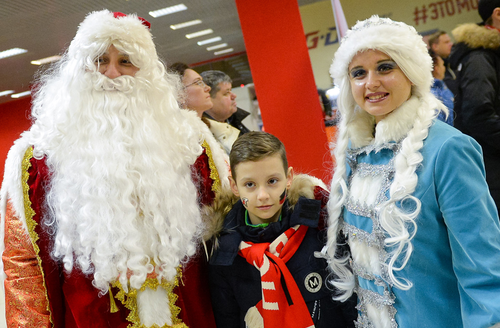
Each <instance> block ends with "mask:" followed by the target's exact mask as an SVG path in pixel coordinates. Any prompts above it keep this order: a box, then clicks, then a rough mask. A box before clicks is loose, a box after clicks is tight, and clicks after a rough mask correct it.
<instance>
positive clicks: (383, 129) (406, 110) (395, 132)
mask: <svg viewBox="0 0 500 328" xmlns="http://www.w3.org/2000/svg"><path fill="white" fill-rule="evenodd" d="M420 106H422V104H421V102H420V101H419V98H417V97H415V96H413V97H411V98H410V99H409V100H407V101H405V102H404V103H403V104H402V105H401V106H400V107H398V108H396V109H395V110H394V111H393V112H392V113H390V114H389V115H387V117H385V118H384V119H383V120H381V121H380V122H379V123H378V124H377V125H375V119H374V117H373V116H372V115H370V114H368V113H367V112H365V111H364V110H362V109H361V108H359V107H358V106H356V111H355V113H354V117H353V120H352V121H351V122H349V123H347V134H348V137H349V139H350V140H351V143H352V145H351V146H352V148H359V147H364V146H368V145H369V144H373V145H375V146H378V145H382V144H384V143H386V142H389V141H398V140H401V139H403V138H404V137H405V136H406V135H407V134H408V132H409V131H410V129H411V128H412V126H413V122H415V119H416V118H417V116H418V115H419V110H418V109H419V107H420ZM430 114H432V113H430ZM375 130H376V132H375ZM374 132H375V136H374Z"/></svg>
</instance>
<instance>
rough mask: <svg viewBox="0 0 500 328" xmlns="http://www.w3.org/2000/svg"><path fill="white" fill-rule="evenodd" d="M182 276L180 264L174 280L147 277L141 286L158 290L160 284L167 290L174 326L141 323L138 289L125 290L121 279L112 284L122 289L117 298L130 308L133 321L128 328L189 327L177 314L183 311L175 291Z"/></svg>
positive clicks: (144, 288) (130, 316) (143, 289)
mask: <svg viewBox="0 0 500 328" xmlns="http://www.w3.org/2000/svg"><path fill="white" fill-rule="evenodd" d="M181 278H182V267H181V266H179V267H178V268H177V276H176V277H175V278H174V280H173V281H172V282H168V281H165V280H162V282H161V283H160V282H158V279H156V278H147V279H146V281H145V282H144V283H143V284H142V286H141V289H140V291H145V290H146V288H150V289H152V290H157V289H158V287H159V286H161V287H162V288H163V289H165V290H166V291H167V295H168V300H169V303H170V313H171V315H172V326H169V325H167V324H165V325H163V326H161V327H160V326H158V325H156V324H154V325H152V326H150V327H146V326H145V325H143V324H141V319H140V318H139V313H138V311H137V289H134V288H131V287H130V286H129V288H128V292H125V290H124V289H123V286H122V285H121V283H120V282H119V281H116V282H114V283H113V284H112V286H113V287H116V288H118V289H119V290H120V291H119V292H118V293H117V294H116V296H115V298H116V299H118V300H119V301H120V302H122V304H123V305H124V306H125V307H126V308H127V309H129V310H130V314H129V315H128V316H127V321H129V322H131V323H132V324H130V325H128V326H127V328H188V326H186V324H184V323H183V322H182V320H181V319H179V318H177V316H178V315H179V313H180V312H181V309H180V308H179V307H178V306H177V305H175V302H176V301H177V298H178V296H177V295H176V294H175V293H174V292H173V290H174V288H175V287H177V286H179V279H181Z"/></svg>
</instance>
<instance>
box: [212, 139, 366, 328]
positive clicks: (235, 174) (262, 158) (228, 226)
mask: <svg viewBox="0 0 500 328" xmlns="http://www.w3.org/2000/svg"><path fill="white" fill-rule="evenodd" d="M229 158H230V165H231V172H232V177H230V184H231V190H232V192H233V193H234V195H235V196H237V197H239V198H240V200H238V201H237V202H236V203H235V204H234V205H233V206H232V208H231V210H230V211H229V213H228V214H227V216H226V217H225V219H224V224H223V228H222V231H221V233H220V236H219V239H218V246H217V247H216V249H215V251H214V254H213V256H212V258H211V260H210V264H211V265H210V288H211V294H212V303H213V307H214V314H215V318H216V323H217V326H218V327H224V328H226V327H242V328H244V327H250V328H253V327H266V328H267V327H286V328H291V327H301V328H304V327H313V326H314V327H316V328H321V327H343V328H344V327H354V324H353V321H354V319H355V318H356V316H357V314H356V310H355V309H354V306H353V303H352V302H350V303H349V302H346V303H345V304H341V303H338V302H334V301H332V296H331V294H332V291H331V289H329V288H328V287H327V286H326V281H327V276H328V272H327V263H326V261H325V260H324V259H319V258H316V257H315V256H314V253H315V252H319V251H321V249H322V248H323V246H324V241H325V240H326V231H325V230H323V227H324V222H325V219H326V218H324V214H325V212H324V211H323V207H324V206H325V204H326V202H327V196H328V192H327V191H326V190H325V189H326V187H324V184H323V183H322V182H321V181H320V180H318V179H316V178H313V177H310V176H307V175H298V176H296V177H294V174H293V169H292V168H291V167H288V162H287V159H286V152H285V147H284V146H283V144H282V143H281V141H279V139H278V138H276V137H274V136H273V135H271V134H268V133H265V132H249V133H247V134H245V135H243V136H241V137H240V138H239V139H237V140H236V142H235V143H234V145H233V148H232V150H231V153H230V155H229ZM321 186H323V187H321ZM299 196H300V197H299ZM227 205H230V204H219V206H220V207H221V208H229V207H228V206H227ZM215 211H216V212H217V210H215ZM217 214H219V215H221V214H222V215H224V213H223V211H222V213H221V211H219V212H217Z"/></svg>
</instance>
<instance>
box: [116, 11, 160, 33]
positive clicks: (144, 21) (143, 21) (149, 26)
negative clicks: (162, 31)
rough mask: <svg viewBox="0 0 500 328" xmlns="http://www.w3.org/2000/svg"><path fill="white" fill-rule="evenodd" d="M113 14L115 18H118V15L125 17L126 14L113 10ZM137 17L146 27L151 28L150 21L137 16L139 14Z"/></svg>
mask: <svg viewBox="0 0 500 328" xmlns="http://www.w3.org/2000/svg"><path fill="white" fill-rule="evenodd" d="M113 16H114V17H115V18H118V17H127V15H125V14H124V13H121V12H118V11H115V12H113ZM137 18H138V19H139V20H140V21H141V22H142V25H144V26H146V27H147V28H148V29H151V23H150V22H148V21H147V20H145V19H144V18H142V17H139V16H137Z"/></svg>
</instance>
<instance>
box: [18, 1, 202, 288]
mask: <svg viewBox="0 0 500 328" xmlns="http://www.w3.org/2000/svg"><path fill="white" fill-rule="evenodd" d="M110 45H114V46H115V47H116V48H117V49H118V50H119V51H122V52H124V53H126V54H128V55H129V57H130V60H131V62H132V64H133V65H135V66H136V67H138V68H139V71H137V73H136V74H135V76H120V77H117V78H115V79H108V78H107V77H105V76H104V75H102V74H100V73H99V72H98V69H97V67H96V58H98V57H99V56H100V55H102V54H103V53H104V52H105V51H106V50H107V49H108V48H109V46H110ZM99 81H100V84H99V83H97V82H99ZM103 81H104V82H103ZM103 83H104V85H109V86H110V88H106V87H104V88H103V87H102V85H103ZM179 88H180V82H179V79H178V77H177V76H175V75H173V74H169V73H167V72H166V70H165V66H164V65H163V63H162V62H161V61H160V60H159V59H158V55H157V52H156V48H155V45H154V43H153V39H152V35H151V33H150V31H149V29H148V27H147V26H145V25H144V24H143V21H142V20H141V19H138V17H137V16H136V15H127V16H120V17H115V16H114V14H113V13H112V12H109V11H107V10H103V11H99V12H93V13H90V14H89V15H88V16H87V17H86V18H85V20H84V21H83V22H82V23H81V24H80V26H79V28H78V31H77V34H76V36H75V38H74V39H73V41H72V42H71V44H70V46H69V49H68V50H67V52H66V53H65V54H64V55H63V57H62V59H61V60H60V61H59V62H58V63H57V64H56V65H55V66H54V67H52V68H51V70H50V71H48V72H46V73H45V74H43V75H42V76H41V77H40V79H39V81H38V89H37V91H36V93H35V95H34V100H33V111H32V116H33V118H34V124H33V126H32V127H31V129H30V130H29V131H27V132H25V133H24V134H23V139H24V140H27V142H28V143H29V144H32V145H34V156H35V158H39V159H40V158H43V157H44V156H45V157H46V159H47V164H48V166H49V168H50V170H51V172H52V174H51V177H50V180H51V181H50V185H49V186H48V191H47V205H48V207H49V210H50V211H49V212H50V219H49V220H48V222H45V223H46V225H48V226H49V228H51V229H52V231H53V233H54V250H53V255H54V257H55V258H57V259H60V260H62V262H63V263H64V268H65V269H66V270H67V271H69V272H71V270H72V269H73V268H74V267H75V266H76V267H78V268H79V269H81V270H82V271H83V272H84V273H88V274H93V278H94V280H93V284H94V286H95V287H96V288H98V289H100V290H101V291H102V292H103V293H106V292H107V289H108V286H109V283H111V282H113V281H115V280H116V279H119V280H120V282H121V284H122V285H123V286H124V288H127V286H132V287H134V288H140V287H141V285H142V283H143V282H144V281H145V279H146V277H147V275H148V274H150V273H152V272H155V273H156V274H157V277H158V279H162V278H165V279H168V280H171V279H172V278H173V277H174V276H175V275H176V273H177V267H178V266H179V264H181V263H182V261H183V260H185V259H186V258H187V257H189V256H192V255H193V254H194V253H195V252H196V245H197V243H198V241H199V238H200V235H201V233H202V231H201V230H202V229H203V224H202V222H201V217H200V213H199V207H198V200H197V191H196V187H195V186H194V184H193V182H192V180H191V168H190V165H191V164H192V163H194V162H195V160H196V158H197V156H198V155H199V154H200V153H201V151H202V148H201V146H200V141H201V140H200V138H201V137H200V133H199V131H198V129H197V128H195V127H194V123H196V122H197V121H199V118H198V117H196V115H195V114H194V113H188V112H186V111H182V110H180V108H179V106H178V103H177V98H178V90H179ZM128 277H129V278H130V279H128Z"/></svg>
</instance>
